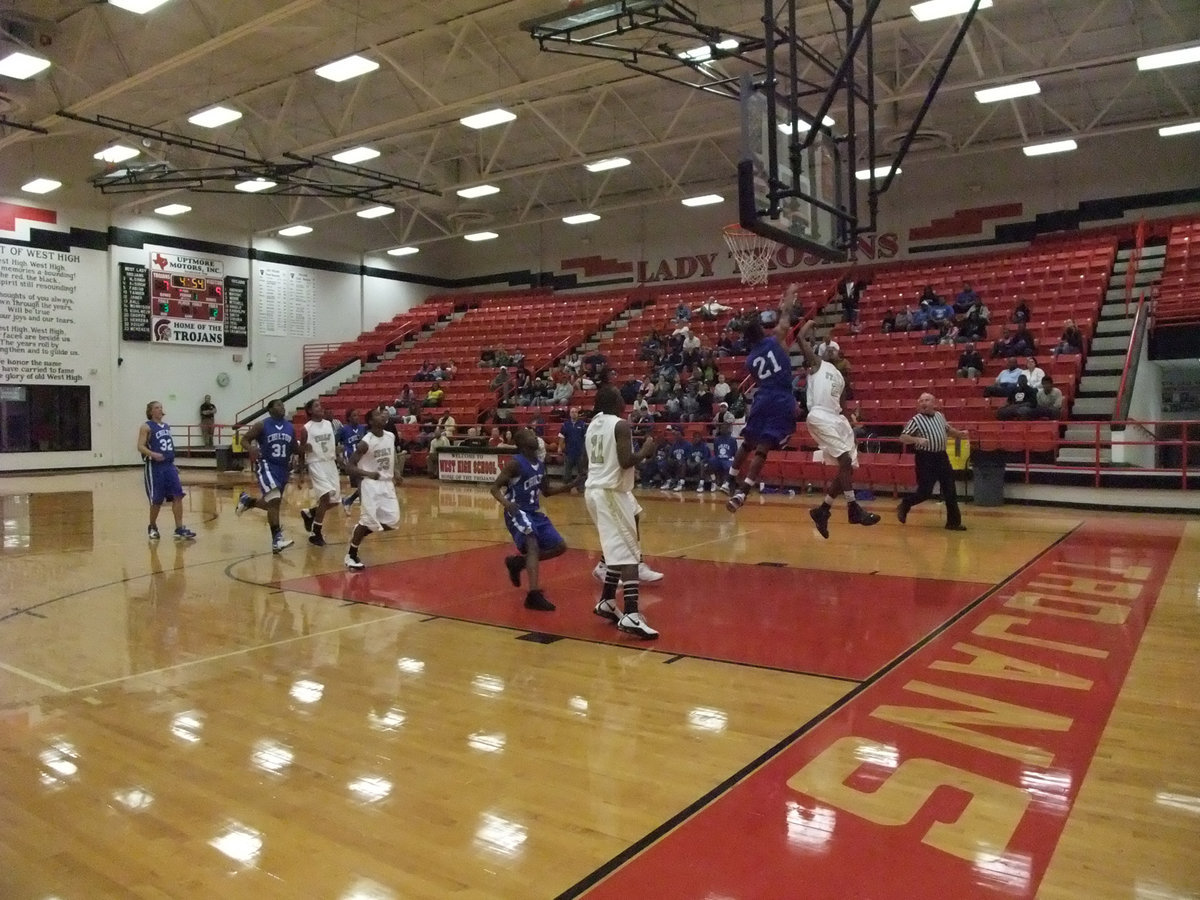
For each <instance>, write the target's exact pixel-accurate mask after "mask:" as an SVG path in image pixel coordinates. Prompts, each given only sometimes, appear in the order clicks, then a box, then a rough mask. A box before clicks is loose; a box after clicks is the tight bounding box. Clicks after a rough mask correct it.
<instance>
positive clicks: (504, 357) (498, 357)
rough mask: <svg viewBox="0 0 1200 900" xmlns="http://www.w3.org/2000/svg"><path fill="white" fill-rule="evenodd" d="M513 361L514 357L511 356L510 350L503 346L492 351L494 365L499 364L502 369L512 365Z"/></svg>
mask: <svg viewBox="0 0 1200 900" xmlns="http://www.w3.org/2000/svg"><path fill="white" fill-rule="evenodd" d="M512 361H513V360H512V357H511V356H509V354H508V351H507V350H505V349H504V348H503V347H497V348H496V349H495V350H493V351H492V365H493V366H499V367H500V368H502V369H507V368H508V367H509V366H510V365H512Z"/></svg>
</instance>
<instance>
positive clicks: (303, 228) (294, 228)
mask: <svg viewBox="0 0 1200 900" xmlns="http://www.w3.org/2000/svg"><path fill="white" fill-rule="evenodd" d="M279 234H280V236H281V237H299V236H300V235H302V234H312V229H311V228H309V227H308V226H307V225H289V226H288V227H287V228H280V229H279Z"/></svg>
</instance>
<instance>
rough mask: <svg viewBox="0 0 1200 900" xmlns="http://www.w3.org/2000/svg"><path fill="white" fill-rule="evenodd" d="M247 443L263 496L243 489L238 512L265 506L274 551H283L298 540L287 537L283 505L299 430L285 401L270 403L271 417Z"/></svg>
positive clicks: (256, 426) (250, 434)
mask: <svg viewBox="0 0 1200 900" xmlns="http://www.w3.org/2000/svg"><path fill="white" fill-rule="evenodd" d="M245 442H246V445H247V446H248V447H249V448H250V471H251V472H253V473H254V477H255V478H256V479H257V480H258V487H259V490H261V491H262V497H261V498H260V499H258V500H256V499H254V498H253V497H251V496H250V495H249V494H247V493H246V492H245V491H242V495H241V497H239V498H238V505H237V509H235V510H234V512H236V513H237V514H238V515H239V516H240V515H241V514H242V513H244V512H245V511H246V510H248V509H265V510H266V511H267V523H268V524H269V525H270V526H271V552H272V553H282V552H283V551H284V550H286V549H287V548H288V547H290V546H292V544H294V543H295V541H292V540H289V539H288V538H285V537H284V536H283V526H282V525H280V524H279V505H280V503H281V502H282V501H283V491H284V488H286V487H287V483H288V479H289V478H290V477H291V474H292V455H293V454H294V453H295V452H296V449H297V444H296V429H295V428H294V427H293V426H292V423H291V422H289V421H288V419H287V407H285V406H284V404H283V401H282V400H272V401H271V402H270V403H269V404H267V417H266V418H265V419H260V420H259V421H257V422H255V423H254V424H253V425H251V426H250V430H249V431H247V432H246V438H245Z"/></svg>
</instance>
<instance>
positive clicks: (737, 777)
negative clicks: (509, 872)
mask: <svg viewBox="0 0 1200 900" xmlns="http://www.w3.org/2000/svg"><path fill="white" fill-rule="evenodd" d="M1081 527H1082V523H1080V524H1077V525H1075V527H1074V528H1072V529H1071V530H1070V531H1068V532H1067V533H1066V534H1064V535H1062V536H1061V537H1059V538H1058V539H1057V540H1055V541H1054V543H1052V544H1050V545H1049V546H1048V547H1046V548H1044V549H1043V550H1042V551H1040V552H1039V553H1037V554H1036V555H1035V556H1033V557H1032V558H1031V559H1029V560H1028V561H1026V562H1025V563H1024V564H1023V565H1021V566H1020V567H1019V568H1017V569H1016V570H1015V571H1013V572H1012V573H1011V574H1010V575H1008V577H1006V578H1005V579H1004V580H1003V581H1000V582H997V583H996V584H995V585H993V586H992V587H990V588H988V589H987V590H986V591H984V592H983V593H982V594H980V595H979V597H978V598H977V599H975V600H974V601H973V602H971V603H969V604H967V605H966V606H965V607H963V609H961V610H959V611H958V612H957V613H955V614H954V615H953V616H951V617H950V618H948V619H947V620H946V621H945V622H944V623H943V624H942V626H941V627H940V628H937V629H935V630H934V631H931V632H930V633H929V634H927V635H926V636H925V637H924V638H922V639H921V640H920V641H918V642H917V643H915V644H913V645H912V646H911V647H910V648H909V649H908V650H907V651H906V652H904V653H902V654H900V655H899V656H897V657H896V658H895V659H893V660H892V661H891V662H890V663H888V664H887V665H886V666H884V667H883V668H881V669H880V670H879V671H878V672H876V673H875V674H874V675H872V676H871V677H870V678H869V679H867V680H866V681H863V682H861V683H860V684H859V685H858V686H857V687H855V688H853V689H852V690H850V691H848V692H847V693H846V694H845V696H843V697H841V698H840V699H838V700H836V701H835V702H833V703H832V704H830V705H829V706H828V707H826V708H825V709H823V710H821V712H819V713H817V714H816V715H815V716H813V717H812V718H811V719H809V720H808V721H807V722H805V723H804V724H803V725H801V726H800V727H799V728H797V729H796V730H795V731H793V732H792V733H791V734H788V735H786V736H785V737H784V738H783V739H781V740H780V741H778V742H777V743H776V744H775V745H774V746H772V747H769V748H768V749H767V750H765V751H764V752H763V753H761V754H759V756H758V757H756V758H755V759H753V760H751V761H750V762H749V763H747V764H746V765H744V766H742V768H741V769H739V770H738V771H736V772H734V773H733V774H732V775H730V776H729V777H728V778H726V779H724V780H723V781H721V782H720V783H719V784H717V785H716V786H715V787H713V788H712V789H711V790H709V791H707V792H705V793H704V794H703V795H701V796H700V797H697V798H696V799H695V800H693V801H692V802H691V803H689V804H688V805H687V806H685V807H684V808H683V809H681V810H680V811H679V812H677V813H675V815H673V816H671V817H670V818H669V819H667V820H666V821H665V822H663V823H662V824H661V825H659V826H657V827H656V828H654V829H653V830H651V831H650V832H648V833H647V834H645V835H643V836H642V837H641V838H639V839H638V840H636V841H634V842H633V843H632V844H630V845H629V846H628V847H626V848H625V849H624V850H622V851H621V852H620V853H618V854H617V855H616V856H614V857H613V858H612V859H610V860H608V862H606V863H604V864H602V865H600V866H598V867H597V868H596V869H594V870H593V871H592V872H590V873H589V874H588V875H585V876H584V877H583V878H581V879H580V880H579V881H577V882H576V883H575V884H573V885H571V886H570V887H569V888H567V889H566V890H565V891H563V892H562V893H561V894H558V895H557V896H556V897H555V900H573V898H575V897H578V896H579V895H580V894H582V893H584V892H585V891H587V890H589V889H590V888H593V887H595V886H596V885H597V884H599V883H600V882H601V881H603V880H604V879H605V878H607V877H608V876H609V875H611V874H612V873H613V872H615V871H616V870H617V869H619V868H621V867H622V866H624V865H625V864H626V863H627V862H630V861H631V860H633V859H634V857H636V856H638V855H640V854H641V853H642V852H643V851H645V850H647V849H648V848H649V847H650V846H652V845H653V844H655V843H656V842H657V841H658V840H659V839H661V838H663V837H665V836H666V835H667V834H669V833H670V832H672V831H674V830H675V829H676V828H678V827H679V826H680V825H682V824H683V823H684V822H686V821H687V820H688V819H690V818H692V816H694V815H696V814H697V813H698V812H700V811H701V810H703V809H704V808H705V807H706V806H709V805H710V804H712V803H713V802H714V801H715V800H717V799H718V798H720V797H721V796H722V795H724V794H726V793H728V792H729V791H730V790H731V789H732V788H733V787H735V786H736V785H737V784H739V783H740V782H741V781H743V780H745V779H746V778H747V777H749V776H750V775H752V774H753V773H754V772H755V771H756V770H758V769H760V768H762V766H764V765H765V764H766V763H768V762H770V761H771V760H772V759H774V758H775V757H776V756H778V755H779V754H780V753H782V752H783V751H784V750H786V749H787V748H788V747H790V746H791V745H792V744H794V743H795V742H796V741H797V740H799V739H800V738H801V737H803V736H804V735H805V734H806V733H808V732H809V731H811V730H812V729H813V728H815V727H816V726H817V725H819V724H820V723H821V722H822V721H824V720H825V719H827V718H829V717H830V716H831V715H833V714H834V713H835V712H837V711H838V710H839V709H841V708H842V707H843V706H845V705H846V704H848V703H850V702H851V701H852V700H854V699H855V698H856V697H858V696H859V695H860V694H862V693H863V692H864V691H866V690H867V688H869V687H872V686H873V685H875V684H876V683H878V682H879V681H880V680H881V679H883V678H884V677H886V676H887V675H888V674H890V673H891V672H892V671H893V670H894V669H896V668H897V667H898V666H899V665H900V664H901V663H903V662H905V661H906V660H908V659H909V658H911V657H912V656H913V655H914V654H916V653H917V652H918V651H919V650H921V649H922V648H923V647H925V646H927V645H928V644H929V643H931V642H932V641H934V640H936V639H937V638H938V637H940V636H941V635H942V634H944V633H945V632H946V631H947V630H948V629H949V628H950V626H951V625H953V624H955V623H956V622H958V621H959V620H960V619H962V618H964V617H965V616H967V615H969V614H970V613H971V612H973V611H974V610H976V609H978V608H979V607H980V606H981V605H982V604H983V603H985V602H986V601H987V600H988V599H990V598H991V597H993V596H995V595H996V594H997V593H999V592H1000V591H1002V590H1004V588H1005V587H1006V586H1007V585H1008V584H1010V583H1011V582H1013V581H1014V580H1015V579H1017V578H1018V577H1020V576H1021V575H1022V574H1023V573H1024V572H1026V571H1027V570H1028V569H1030V568H1031V567H1032V566H1034V565H1036V564H1037V563H1038V562H1040V561H1041V560H1042V559H1043V558H1045V557H1046V556H1048V555H1049V554H1050V552H1051V551H1053V550H1055V549H1056V548H1057V547H1059V546H1060V545H1061V544H1062V543H1063V542H1064V541H1066V540H1067V539H1068V538H1070V537H1072V536H1074V535H1075V533H1076V532H1077V531H1079V529H1080V528H1081Z"/></svg>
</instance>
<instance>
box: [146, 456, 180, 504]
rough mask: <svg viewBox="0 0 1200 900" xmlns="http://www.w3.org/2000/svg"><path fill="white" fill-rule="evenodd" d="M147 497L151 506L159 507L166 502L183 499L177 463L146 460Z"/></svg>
mask: <svg viewBox="0 0 1200 900" xmlns="http://www.w3.org/2000/svg"><path fill="white" fill-rule="evenodd" d="M145 469H146V471H145V475H144V476H143V477H144V480H145V486H146V497H147V498H149V500H150V505H151V506H158V505H159V504H160V503H162V502H164V501H166V500H174V499H175V498H176V497H183V496H184V493H183V485H182V484H180V483H179V470H178V469H177V468H175V463H169V462H151V461H150V460H146V467H145Z"/></svg>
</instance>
